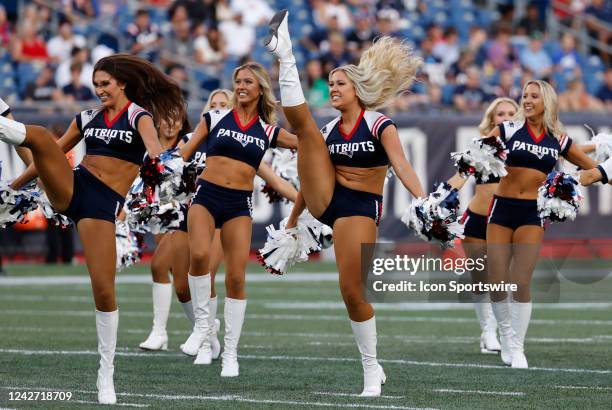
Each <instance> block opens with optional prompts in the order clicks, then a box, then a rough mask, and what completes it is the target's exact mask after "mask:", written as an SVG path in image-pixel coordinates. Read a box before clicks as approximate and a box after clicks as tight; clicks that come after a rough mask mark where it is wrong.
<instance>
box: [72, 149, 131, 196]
mask: <svg viewBox="0 0 612 410" xmlns="http://www.w3.org/2000/svg"><path fill="white" fill-rule="evenodd" d="M81 165H82V166H84V167H85V168H87V170H88V171H89V172H91V173H92V175H94V176H95V177H96V178H98V179H99V180H100V181H102V182H104V184H105V185H106V186H108V187H109V188H110V189H112V190H113V191H115V192H117V193H118V194H119V195H121V196H123V197H125V196H126V195H127V193H128V191H129V189H130V187H131V186H132V183H133V182H134V179H136V176H137V175H138V171H139V170H140V167H139V166H138V165H136V164H134V163H133V162H129V161H125V160H122V159H119V158H113V157H107V156H102V155H85V157H83V161H81Z"/></svg>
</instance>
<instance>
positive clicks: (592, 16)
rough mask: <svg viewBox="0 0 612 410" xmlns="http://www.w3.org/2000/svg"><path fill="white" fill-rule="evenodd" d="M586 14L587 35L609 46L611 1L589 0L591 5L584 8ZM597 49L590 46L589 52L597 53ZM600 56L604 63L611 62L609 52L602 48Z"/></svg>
mask: <svg viewBox="0 0 612 410" xmlns="http://www.w3.org/2000/svg"><path fill="white" fill-rule="evenodd" d="M584 14H585V15H586V21H585V22H586V26H587V29H588V33H589V36H590V37H591V38H592V39H593V40H596V41H600V42H601V43H603V44H604V45H608V46H610V44H611V42H612V30H610V24H611V23H612V3H611V2H610V1H609V0H591V5H590V6H588V7H587V8H586V9H585V10H584ZM597 52H598V49H597V48H594V47H592V48H591V53H597ZM599 53H600V56H601V58H602V60H604V61H605V62H606V63H610V62H611V57H610V53H608V52H606V51H605V50H602V51H601V52H599Z"/></svg>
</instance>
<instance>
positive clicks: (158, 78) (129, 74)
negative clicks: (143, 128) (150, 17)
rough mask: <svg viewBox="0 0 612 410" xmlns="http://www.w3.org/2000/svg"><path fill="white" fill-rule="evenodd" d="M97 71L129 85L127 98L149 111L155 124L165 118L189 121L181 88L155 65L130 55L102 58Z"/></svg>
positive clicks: (97, 64)
mask: <svg viewBox="0 0 612 410" xmlns="http://www.w3.org/2000/svg"><path fill="white" fill-rule="evenodd" d="M96 71H104V72H107V73H108V74H110V75H111V76H112V77H113V78H115V79H116V80H117V81H118V82H120V83H123V84H125V95H126V97H127V98H128V99H129V100H130V101H133V102H135V103H136V104H138V105H140V106H141V107H143V108H144V109H145V110H147V111H149V112H150V113H151V115H152V116H153V120H154V121H155V123H159V121H160V120H161V119H162V118H163V119H167V120H171V121H184V119H185V118H187V110H186V108H185V100H184V99H183V94H182V93H181V88H180V87H179V86H178V84H177V83H176V82H175V81H174V80H172V79H171V78H170V77H168V76H167V75H165V74H164V73H162V72H161V71H159V70H158V69H157V68H156V67H155V66H154V65H153V64H151V63H150V62H148V61H147V60H144V59H142V58H140V57H136V56H132V55H129V54H114V55H112V56H108V57H104V58H102V59H100V60H99V61H98V62H97V63H96V65H95V67H94V73H95V72H96Z"/></svg>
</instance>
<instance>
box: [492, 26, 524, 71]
mask: <svg viewBox="0 0 612 410" xmlns="http://www.w3.org/2000/svg"><path fill="white" fill-rule="evenodd" d="M511 34H512V31H511V30H510V29H509V28H507V27H503V26H502V27H500V28H499V29H498V30H497V32H496V34H495V36H494V40H493V41H492V42H491V44H489V46H488V48H487V60H488V61H489V62H490V63H491V65H492V66H493V68H494V69H495V70H508V69H511V68H513V66H514V64H515V62H516V61H517V58H516V55H515V53H514V50H513V48H512V44H511V43H510V35H511Z"/></svg>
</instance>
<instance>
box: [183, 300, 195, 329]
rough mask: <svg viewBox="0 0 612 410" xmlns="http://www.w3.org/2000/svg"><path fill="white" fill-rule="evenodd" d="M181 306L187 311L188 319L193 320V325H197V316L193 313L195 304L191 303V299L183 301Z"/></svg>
mask: <svg viewBox="0 0 612 410" xmlns="http://www.w3.org/2000/svg"><path fill="white" fill-rule="evenodd" d="M181 307H182V308H183V311H184V312H185V316H187V319H189V321H190V322H191V326H193V325H195V316H194V315H193V304H192V303H191V301H189V302H181Z"/></svg>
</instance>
